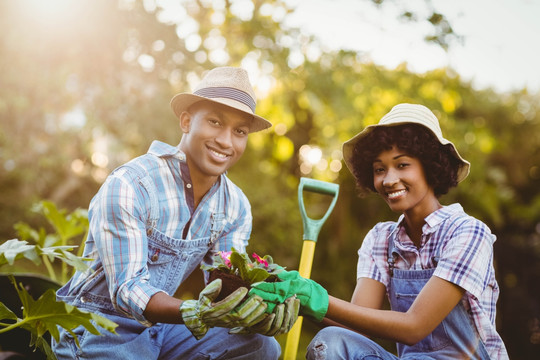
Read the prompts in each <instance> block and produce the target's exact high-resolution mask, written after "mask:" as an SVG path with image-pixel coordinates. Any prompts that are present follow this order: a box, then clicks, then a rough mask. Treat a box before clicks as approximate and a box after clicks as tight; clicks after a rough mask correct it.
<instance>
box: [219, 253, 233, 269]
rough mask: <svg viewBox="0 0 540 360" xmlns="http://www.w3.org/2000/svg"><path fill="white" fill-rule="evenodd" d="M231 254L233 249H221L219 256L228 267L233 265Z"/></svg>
mask: <svg viewBox="0 0 540 360" xmlns="http://www.w3.org/2000/svg"><path fill="white" fill-rule="evenodd" d="M231 254H232V251H220V252H219V256H221V258H222V259H223V262H224V263H225V265H227V267H231Z"/></svg>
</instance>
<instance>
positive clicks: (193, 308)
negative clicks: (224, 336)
mask: <svg viewBox="0 0 540 360" xmlns="http://www.w3.org/2000/svg"><path fill="white" fill-rule="evenodd" d="M220 291H221V279H216V280H214V281H212V282H211V283H210V284H208V286H206V287H205V288H204V289H203V290H202V291H201V293H200V294H199V300H186V301H184V302H183V303H182V305H180V313H181V314H182V319H183V320H184V324H185V325H186V327H187V328H188V329H189V330H190V331H191V333H192V334H193V336H195V338H196V339H197V340H199V339H201V338H202V337H203V336H204V335H206V333H207V332H208V329H210V328H211V327H214V326H221V327H231V328H232V327H237V326H250V325H253V324H255V323H257V322H258V321H260V320H261V318H262V317H263V316H264V312H265V310H266V304H265V303H264V302H263V301H262V299H261V298H260V297H258V296H252V297H250V298H249V299H248V300H246V301H245V302H244V303H243V304H242V305H241V306H238V305H239V304H240V303H241V302H242V300H243V299H244V297H245V296H246V294H247V292H248V290H247V289H246V288H244V287H241V288H238V289H236V290H235V291H234V292H233V293H232V294H230V295H229V296H227V297H226V298H225V299H223V300H221V301H219V302H216V303H214V302H213V301H214V300H215V298H216V297H217V296H218V294H219V292H220Z"/></svg>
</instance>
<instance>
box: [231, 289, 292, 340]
mask: <svg viewBox="0 0 540 360" xmlns="http://www.w3.org/2000/svg"><path fill="white" fill-rule="evenodd" d="M272 305H273V304H272ZM299 310H300V300H299V299H297V298H296V297H295V296H292V297H290V298H288V299H287V300H285V302H284V303H283V304H279V305H276V306H275V307H274V311H273V312H272V313H271V314H266V315H265V318H264V319H263V320H262V321H260V322H259V323H257V324H255V325H253V326H250V327H238V328H234V329H231V330H230V331H229V333H231V334H253V333H257V334H262V335H266V336H276V335H280V334H285V333H288V332H289V331H290V330H291V328H292V327H293V325H294V323H295V322H296V320H297V319H298V311H299Z"/></svg>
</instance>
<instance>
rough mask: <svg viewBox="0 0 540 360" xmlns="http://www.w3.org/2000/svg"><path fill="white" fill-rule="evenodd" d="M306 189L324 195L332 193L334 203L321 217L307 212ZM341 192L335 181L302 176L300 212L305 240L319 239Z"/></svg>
mask: <svg viewBox="0 0 540 360" xmlns="http://www.w3.org/2000/svg"><path fill="white" fill-rule="evenodd" d="M304 189H305V190H307V191H311V192H316V193H319V194H323V195H330V196H333V197H334V198H333V199H332V203H331V204H330V206H329V207H328V210H326V213H325V214H324V216H323V217H322V218H320V219H312V218H310V217H309V216H308V215H307V213H306V208H305V205H304ZM338 192H339V185H338V184H334V183H329V182H326V181H320V180H315V179H310V178H305V177H302V178H300V184H299V185H298V203H299V205H300V214H301V215H302V222H303V225H304V240H312V241H315V242H316V241H317V238H318V237H319V232H320V231H321V228H322V226H323V224H324V222H325V221H326V219H327V218H328V216H330V213H331V212H332V210H333V209H334V206H335V205H336V201H337V195H338Z"/></svg>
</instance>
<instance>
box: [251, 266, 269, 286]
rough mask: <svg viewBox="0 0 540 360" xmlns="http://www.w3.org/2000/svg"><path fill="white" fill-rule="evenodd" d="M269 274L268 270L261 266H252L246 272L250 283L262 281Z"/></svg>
mask: <svg viewBox="0 0 540 360" xmlns="http://www.w3.org/2000/svg"><path fill="white" fill-rule="evenodd" d="M268 276H270V274H268V272H267V271H266V270H264V269H261V268H253V269H250V271H249V272H248V281H249V283H250V284H253V283H256V282H260V281H264V280H266V279H267V278H268Z"/></svg>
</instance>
